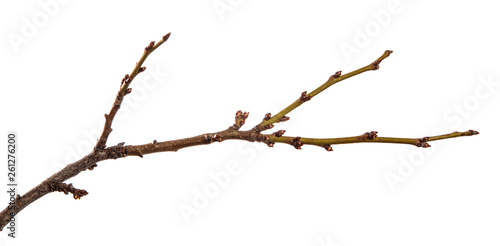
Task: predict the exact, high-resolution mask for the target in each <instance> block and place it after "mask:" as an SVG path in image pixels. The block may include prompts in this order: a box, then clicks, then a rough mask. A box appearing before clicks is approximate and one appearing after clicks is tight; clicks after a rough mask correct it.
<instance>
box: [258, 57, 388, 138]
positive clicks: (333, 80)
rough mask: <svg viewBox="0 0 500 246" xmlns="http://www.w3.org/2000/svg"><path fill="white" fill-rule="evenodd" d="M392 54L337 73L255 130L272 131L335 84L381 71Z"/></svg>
mask: <svg viewBox="0 0 500 246" xmlns="http://www.w3.org/2000/svg"><path fill="white" fill-rule="evenodd" d="M391 53H392V50H386V51H385V52H384V54H382V55H381V56H380V57H379V58H378V59H377V60H375V61H373V62H372V63H370V64H368V65H366V66H364V67H362V68H359V69H357V70H354V71H352V72H350V73H346V74H344V75H341V74H342V71H338V72H336V73H335V74H334V75H332V76H330V78H329V79H328V80H327V81H326V82H325V83H324V84H322V85H321V86H319V87H318V88H316V89H315V90H313V91H312V92H311V93H307V91H304V92H302V94H301V95H300V97H299V98H298V99H297V100H295V101H294V102H293V103H292V104H290V105H288V107H286V108H284V109H283V110H281V111H280V112H279V113H277V114H275V115H274V116H272V117H270V118H269V117H267V118H264V120H263V121H262V122H261V123H260V124H258V125H257V126H256V127H255V128H254V129H255V130H256V131H262V130H266V129H270V128H272V127H273V125H272V124H273V123H276V122H280V121H283V117H286V114H288V113H290V112H291V111H292V110H294V109H296V108H297V107H299V106H300V105H302V104H303V103H304V102H307V101H309V100H311V98H313V97H314V96H316V95H318V94H319V93H321V92H322V91H324V90H326V89H327V88H328V87H330V86H332V85H334V84H336V83H338V82H340V81H342V80H344V79H348V78H350V77H353V76H356V75H358V74H361V73H364V72H366V71H370V70H377V69H379V65H380V63H381V62H382V61H383V60H384V59H385V58H387V57H389V55H391ZM269 116H270V114H269ZM286 120H288V117H286Z"/></svg>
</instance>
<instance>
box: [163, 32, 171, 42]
mask: <svg viewBox="0 0 500 246" xmlns="http://www.w3.org/2000/svg"><path fill="white" fill-rule="evenodd" d="M170 34H171V33H170V32H169V33H167V34H165V36H163V37H162V40H163V42H165V41H167V40H168V38H169V37H170Z"/></svg>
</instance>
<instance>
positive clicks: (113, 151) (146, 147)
mask: <svg viewBox="0 0 500 246" xmlns="http://www.w3.org/2000/svg"><path fill="white" fill-rule="evenodd" d="M169 36H170V33H169V34H167V35H165V36H163V38H162V39H161V40H160V41H159V42H157V43H156V44H155V42H151V43H150V44H149V45H148V46H147V47H146V48H145V49H144V53H143V55H142V56H141V58H140V59H139V61H138V62H137V63H136V65H135V67H134V69H133V70H132V72H131V73H130V75H129V74H127V75H125V77H124V78H123V79H122V82H121V84H120V89H119V91H118V94H117V95H116V98H115V101H114V103H113V106H112V107H111V110H110V111H109V113H108V114H105V124H104V128H103V131H102V134H101V136H100V137H99V139H98V141H97V143H96V145H95V147H94V149H93V151H92V152H91V153H89V154H88V155H86V156H85V157H83V158H82V159H80V160H78V161H76V162H74V163H71V164H68V165H67V166H66V167H64V168H63V169H62V170H60V171H59V172H57V173H55V174H53V175H52V176H50V177H49V178H47V179H46V180H44V181H43V182H42V183H40V184H39V185H37V186H36V187H35V188H33V189H31V190H30V191H28V192H27V193H26V194H24V195H23V196H17V197H16V198H15V201H13V202H12V203H11V204H9V206H7V207H6V208H5V209H4V210H3V211H2V212H0V230H3V228H4V227H5V226H6V225H7V224H8V222H9V221H10V219H11V218H12V217H13V216H14V215H15V214H17V213H19V212H20V211H21V210H23V209H24V208H25V207H26V206H28V205H29V204H31V203H32V202H34V201H36V200H38V199H40V198H41V197H43V196H44V195H46V194H48V193H51V192H55V191H58V192H64V193H65V194H69V193H71V194H73V198H75V199H80V198H81V197H83V196H85V195H87V194H88V192H87V191H85V190H83V189H76V188H74V187H73V185H72V184H66V183H63V182H64V181H66V180H67V179H69V178H71V177H74V176H76V175H78V174H79V173H80V172H82V171H85V170H87V169H88V170H92V169H94V168H95V167H96V166H97V164H96V163H98V162H100V161H103V160H109V159H118V158H123V157H127V156H139V157H143V156H144V155H146V154H152V153H159V152H166V151H177V150H179V149H182V148H186V147H192V146H198V145H206V144H211V143H215V142H222V141H225V140H244V141H250V142H262V143H265V144H267V145H268V146H269V147H272V146H273V145H274V144H275V143H286V144H290V145H292V146H294V147H295V148H297V149H301V147H302V146H303V145H315V146H320V147H323V148H325V149H326V150H328V151H331V150H332V147H331V145H334V144H346V143H361V142H379V143H399V144H411V145H415V146H417V147H424V148H425V147H430V145H429V144H428V143H427V142H430V141H435V140H441V139H447V138H454V137H460V136H471V135H476V134H479V133H478V132H477V131H473V130H469V131H466V132H454V133H450V134H445V135H439V136H433V137H424V138H389V137H378V136H377V132H374V131H373V132H367V133H365V134H363V135H360V136H355V137H346V138H325V139H321V138H301V137H290V136H283V135H284V133H285V131H284V130H279V131H277V132H274V133H272V134H262V133H261V132H262V131H264V130H267V129H270V128H272V127H273V124H274V123H277V122H282V121H286V120H289V117H287V116H286V114H288V113H289V112H291V111H292V110H294V109H295V108H297V107H299V106H300V105H301V104H302V103H304V102H306V101H308V100H310V99H311V98H313V97H314V96H316V95H318V94H319V93H321V92H322V91H324V90H325V89H327V88H328V87H330V86H332V85H333V84H335V83H338V82H340V81H342V80H344V79H347V78H350V77H352V76H355V75H358V74H360V73H363V72H366V71H370V70H377V69H378V68H379V65H380V63H381V62H382V61H383V60H384V59H385V58H387V57H388V56H389V55H390V54H391V53H392V51H389V50H387V51H385V52H384V54H383V55H382V56H380V57H379V58H378V59H376V60H375V61H374V62H372V63H371V64H369V65H367V66H364V67H362V68H360V69H357V70H355V71H352V72H350V73H347V74H344V75H341V72H340V71H339V72H336V73H335V74H334V75H332V76H331V77H330V78H329V79H328V81H326V82H325V83H324V84H323V85H321V86H320V87H318V88H316V89H315V90H313V91H312V92H311V93H309V94H308V93H307V92H303V93H302V94H301V96H300V97H299V99H297V100H296V101H295V102H293V103H292V104H290V105H289V106H287V107H286V108H284V109H283V110H281V111H280V112H279V113H277V114H276V115H274V116H271V114H270V113H268V114H266V115H265V117H264V119H263V120H262V122H261V123H259V124H257V125H256V126H254V127H253V128H252V129H250V130H247V131H240V128H241V127H242V126H243V125H244V124H245V120H246V119H247V118H248V116H249V114H248V112H242V111H238V112H236V115H235V121H234V124H233V125H231V126H230V127H228V128H227V129H225V130H222V131H219V132H214V133H207V134H202V135H198V136H194V137H190V138H184V139H178V140H171V141H164V142H158V141H156V140H153V141H152V142H151V143H148V144H143V145H127V146H125V145H124V143H119V144H117V145H115V146H111V147H106V143H107V140H108V137H109V135H110V133H111V131H112V128H111V125H112V122H113V119H114V117H115V115H116V113H117V112H118V110H119V109H120V105H121V103H122V101H123V99H124V97H125V96H126V95H127V94H129V93H131V91H132V89H131V88H130V87H129V86H130V84H131V82H132V80H133V79H134V78H135V77H136V76H137V75H138V74H139V73H140V72H142V71H144V70H145V67H142V65H143V63H144V61H145V60H146V58H147V57H148V56H149V54H151V53H152V52H153V51H154V50H156V48H158V47H159V46H160V45H162V44H163V43H164V42H165V41H167V40H168V38H169Z"/></svg>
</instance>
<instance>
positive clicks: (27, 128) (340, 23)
mask: <svg viewBox="0 0 500 246" xmlns="http://www.w3.org/2000/svg"><path fill="white" fill-rule="evenodd" d="M214 4H216V5H217V4H218V6H219V8H216V7H215V5H214ZM494 5H497V6H494ZM224 7H225V8H226V9H220V8H224ZM498 7H499V6H498V4H494V3H492V1H474V3H472V2H470V1H439V2H437V1H425V0H421V1H409V0H399V1H398V0H395V1H390V0H382V1H326V0H302V1H247V0H240V1H236V0H232V1H230V0H217V1H216V0H205V1H168V2H167V1H134V2H132V1H107V2H103V1H65V2H63V1H60V2H55V1H49V0H40V1H2V3H1V6H0V22H1V23H2V25H1V33H0V37H1V38H0V42H1V45H0V49H1V50H0V53H1V54H2V55H1V58H0V62H1V64H0V65H1V67H2V68H1V71H2V79H1V84H2V89H1V97H0V100H1V115H2V116H1V119H2V120H1V122H0V124H1V130H2V137H1V138H2V139H3V140H2V141H4V142H5V143H6V140H7V131H9V130H15V131H17V132H18V134H19V145H18V154H19V163H18V165H19V167H18V169H19V185H20V191H21V193H25V192H27V191H28V190H29V189H31V188H33V187H34V186H36V185H37V184H38V183H40V182H41V181H43V180H44V179H46V178H47V177H49V176H50V175H51V174H53V173H54V172H56V171H57V170H58V169H59V168H60V167H61V165H62V164H66V163H68V162H71V161H75V160H76V158H78V157H79V156H81V155H79V154H78V153H81V154H83V153H86V152H88V151H90V149H89V147H90V146H91V145H93V144H94V142H93V141H94V140H95V138H97V136H96V134H97V132H100V131H101V129H102V123H103V122H102V121H103V119H104V117H103V115H104V113H106V112H108V111H109V108H110V107H111V104H112V102H113V100H114V97H115V94H116V92H117V89H118V87H119V84H120V81H121V79H122V77H123V75H125V74H126V73H130V72H131V70H132V68H133V66H134V64H135V62H136V61H137V60H138V59H139V57H140V55H141V54H142V51H143V48H144V47H145V46H146V45H147V44H148V43H149V42H150V41H152V40H159V39H160V38H161V36H163V35H164V34H166V33H168V32H172V36H171V38H170V40H168V42H167V43H165V44H164V45H163V46H162V47H160V48H159V49H157V50H156V51H155V52H154V53H153V54H152V55H151V56H150V57H149V59H148V60H147V61H146V63H145V66H146V67H148V69H147V70H146V73H144V74H141V75H139V76H138V77H137V79H136V80H135V81H134V82H133V84H132V85H131V87H132V88H134V91H133V92H132V94H131V95H130V96H127V97H126V98H125V102H124V106H123V107H122V111H123V112H121V114H120V115H119V116H117V118H116V119H115V122H114V124H113V129H114V131H113V132H112V134H111V138H110V139H109V142H108V145H114V144H116V143H119V142H122V141H125V142H126V144H143V143H148V142H150V141H152V140H153V139H157V140H158V141H164V140H170V139H178V138H183V137H189V136H194V135H197V134H201V133H205V132H213V131H218V130H222V129H225V128H227V127H228V126H229V125H231V124H232V123H233V117H234V113H235V112H236V111H237V110H240V109H241V110H244V111H249V112H250V118H249V119H248V120H247V124H246V127H247V128H248V127H252V126H253V125H255V124H257V123H258V122H260V120H261V119H262V117H263V116H264V114H265V113H267V112H272V113H276V112H278V111H279V110H280V109H281V108H283V107H285V106H287V105H288V104H289V103H291V102H292V101H293V100H295V99H296V98H297V97H298V96H299V95H300V93H301V92H302V91H304V90H307V91H312V90H313V89H314V88H316V87H317V86H319V85H320V84H322V83H323V82H324V81H326V80H327V79H328V77H329V76H330V75H332V74H333V73H335V72H336V71H337V70H343V71H344V73H346V72H349V71H352V70H354V69H357V68H359V67H361V66H365V65H367V64H369V63H370V62H372V61H373V60H374V59H376V58H377V57H379V56H380V55H381V54H382V53H383V51H384V50H386V49H391V50H394V53H393V54H392V55H391V56H390V57H389V58H388V59H386V60H385V61H384V62H383V63H382V64H381V67H380V70H378V71H372V72H367V73H364V74H362V75H359V76H357V77H354V78H351V79H348V80H346V81H343V82H341V83H339V84H337V85H335V86H333V87H331V88H330V89H328V90H327V91H325V92H323V93H321V94H320V95H319V96H317V97H315V98H314V99H313V100H312V101H310V102H308V103H306V104H304V105H303V106H302V107H300V108H298V109H297V110H295V111H294V112H292V113H291V114H290V115H289V116H290V117H291V120H290V121H289V122H287V123H286V124H280V125H277V126H276V127H275V128H276V129H286V130H287V135H291V136H296V135H297V136H298V135H300V136H307V137H342V136H354V135H360V134H362V133H364V132H366V131H372V130H376V131H378V132H379V136H392V137H423V136H428V135H431V134H435V133H437V132H442V133H447V132H453V131H456V130H458V131H466V130H469V129H474V130H478V131H479V132H481V134H480V135H478V136H474V137H463V138H456V139H449V140H445V141H439V142H431V143H430V144H431V145H432V148H429V149H425V150H424V149H418V148H416V147H414V146H410V145H394V144H392V145H391V144H354V145H339V146H333V148H334V152H327V151H325V150H324V149H321V148H317V147H313V146H304V147H303V149H302V150H300V151H298V150H295V149H294V148H292V147H290V146H288V145H283V144H281V145H279V144H277V145H276V146H275V147H274V148H273V149H270V148H268V147H266V146H265V145H262V144H252V143H246V142H238V141H227V142H223V143H216V144H212V145H209V146H199V147H193V148H189V149H183V150H181V151H179V152H177V153H160V154H154V155H149V156H145V157H144V158H143V159H139V158H136V157H130V158H126V159H120V160H116V161H105V162H102V163H99V166H98V167H97V168H96V169H95V170H94V171H86V172H83V173H81V174H80V175H78V176H77V177H75V178H72V179H71V180H68V183H73V184H74V186H75V187H77V188H81V189H86V190H87V191H88V192H89V195H88V196H86V197H84V198H82V199H81V200H74V199H73V198H72V197H71V196H69V195H68V196H66V195H64V194H62V193H53V194H49V195H47V196H45V197H43V198H42V199H40V200H38V201H36V202H35V203H33V204H31V205H30V206H28V207H27V208H26V209H25V210H23V211H22V212H21V213H20V214H19V216H18V223H19V227H18V232H17V233H18V238H17V239H15V240H10V239H8V238H7V236H6V232H5V231H4V232H2V233H1V234H0V238H1V239H0V240H1V241H0V244H1V245H48V244H50V245H89V244H105V243H116V244H117V245H142V244H148V245H238V246H243V245H289V246H291V245H297V246H298V245H300V246H305V245H310V246H313V245H314V246H317V245H320V246H323V245H343V246H351V245H352V246H354V245H386V246H387V245H499V244H500V238H499V237H498V231H499V230H500V222H499V221H500V210H499V207H500V198H499V194H500V192H499V190H500V179H499V174H500V168H499V165H498V164H499V161H498V156H497V153H498V147H499V144H498V139H499V137H500V134H499V130H498V126H499V124H500V117H499V116H498V110H499V106H500V104H499V103H500V101H499V96H498V95H499V93H500V92H499V90H500V86H499V83H500V72H499V71H498V68H499V65H500V64H499V61H498V57H500V49H499V48H498V47H499V46H498V44H499V43H500V36H499V35H498V23H499V22H500V17H499V15H498V13H497V12H498ZM30 25H33V26H32V27H31V29H30V27H29V26H30ZM33 28H35V29H36V30H35V29H33ZM23 31H24V33H23ZM343 47H344V48H345V47H350V48H351V51H353V52H354V53H351V54H349V53H346V52H345V49H343ZM151 71H153V72H155V73H154V74H152V73H151ZM155 76H156V77H155ZM485 85H488V86H485ZM244 129H246V128H244ZM89 139H90V140H89ZM91 140H92V142H91ZM2 146H4V147H2V148H3V151H4V152H6V149H5V148H6V145H5V144H3V145H2ZM2 156H5V155H2ZM2 163H4V164H3V165H4V168H0V170H1V171H0V177H3V178H2V179H1V180H4V181H1V182H0V183H4V187H6V186H5V183H6V182H7V180H6V171H7V170H6V169H7V168H6V166H7V165H6V160H4V161H2ZM228 163H229V165H236V166H238V169H237V170H238V171H239V172H238V173H237V174H236V175H232V176H231V179H230V181H229V182H228V184H225V185H224V187H221V186H216V187H217V189H218V190H213V189H212V190H211V193H210V192H209V194H208V195H209V196H212V198H208V202H206V204H205V206H204V207H203V208H200V209H198V210H197V211H198V212H199V213H198V214H197V215H191V216H188V217H189V221H190V223H189V224H188V223H186V219H185V216H183V214H182V213H181V212H180V209H179V207H183V206H184V207H193V199H196V198H197V196H196V195H195V194H196V193H195V191H200V192H201V193H204V192H205V191H204V188H206V187H212V188H213V187H214V186H213V185H214V184H215V183H214V181H213V179H212V178H211V176H210V173H220V172H222V171H224V170H226V166H227V165H228ZM388 175H389V177H392V178H393V179H392V180H393V182H394V183H392V185H391V183H390V182H388V179H387V177H388ZM5 189H6V188H5ZM216 191H218V192H217V193H215V192H216ZM0 194H1V195H0V199H1V201H4V202H3V203H4V205H6V201H7V199H8V196H7V193H5V192H1V193H0ZM205 195H206V194H205ZM193 209H194V208H193Z"/></svg>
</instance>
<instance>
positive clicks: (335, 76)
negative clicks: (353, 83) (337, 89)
mask: <svg viewBox="0 0 500 246" xmlns="http://www.w3.org/2000/svg"><path fill="white" fill-rule="evenodd" d="M341 74H342V71H337V72H336V73H335V74H334V75H332V77H334V78H338V77H340V75H341Z"/></svg>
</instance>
